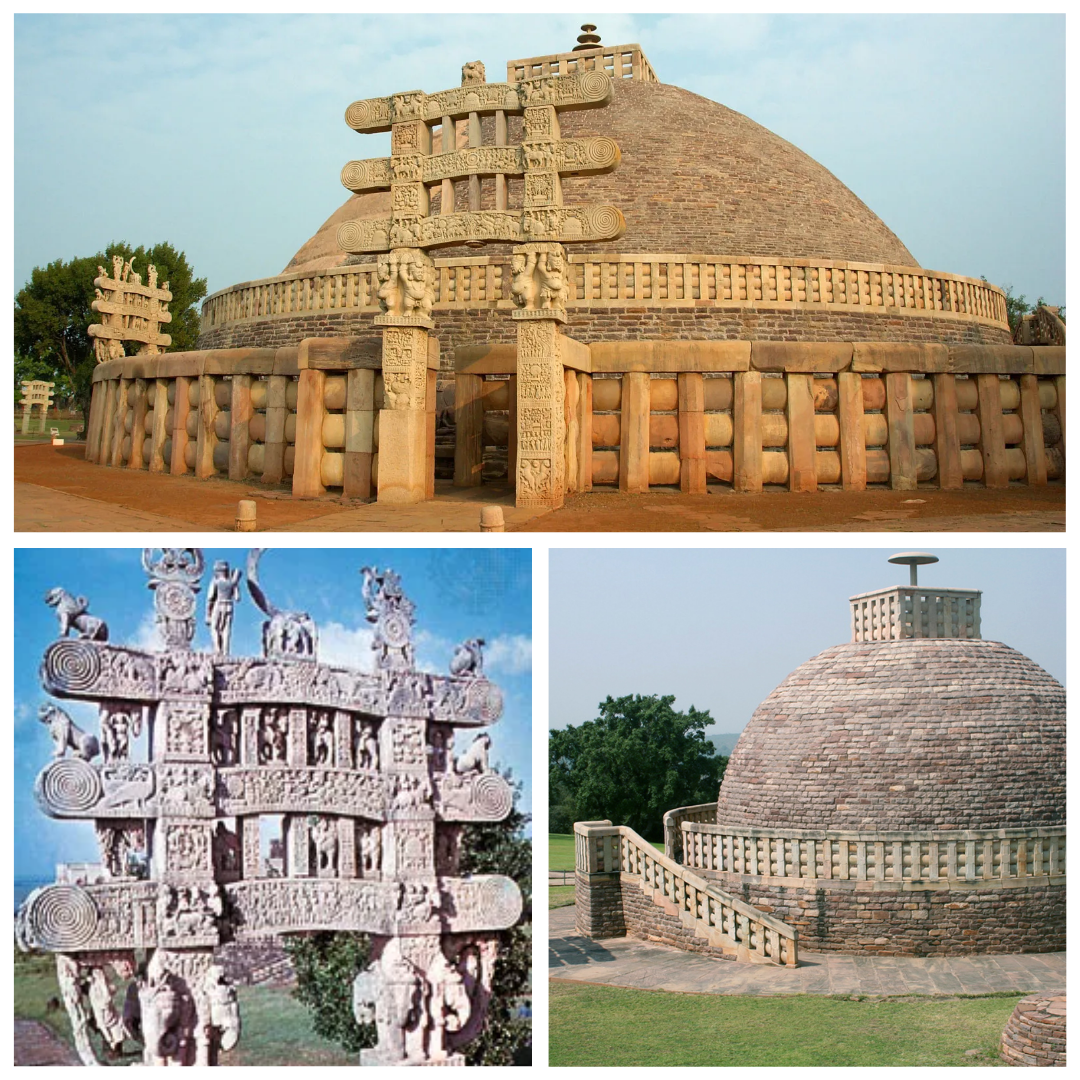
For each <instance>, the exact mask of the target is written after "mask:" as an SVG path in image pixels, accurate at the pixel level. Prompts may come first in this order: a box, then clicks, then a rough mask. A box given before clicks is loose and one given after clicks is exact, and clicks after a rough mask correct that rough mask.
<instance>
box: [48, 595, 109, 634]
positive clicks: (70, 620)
mask: <svg viewBox="0 0 1080 1080" xmlns="http://www.w3.org/2000/svg"><path fill="white" fill-rule="evenodd" d="M45 603H46V604H48V605H49V607H51V608H54V609H55V610H56V617H57V619H58V620H59V621H60V636H61V637H62V638H66V637H67V636H68V634H70V633H71V631H72V630H74V631H75V636H76V637H80V638H84V639H85V640H87V641H108V640H109V628H108V627H107V626H106V625H105V620H104V619H99V618H97V617H96V616H94V615H89V614H87V610H86V609H87V608H88V607H89V606H90V601H89V600H87V599H86V597H85V596H80V597H77V598H76V597H74V596H72V595H71V593H69V592H68V591H67V589H50V590H49V591H48V592H47V593H46V594H45Z"/></svg>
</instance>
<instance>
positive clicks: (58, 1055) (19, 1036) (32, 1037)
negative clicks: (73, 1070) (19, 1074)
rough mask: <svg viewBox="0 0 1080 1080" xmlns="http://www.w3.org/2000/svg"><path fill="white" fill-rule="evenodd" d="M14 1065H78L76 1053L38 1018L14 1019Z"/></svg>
mask: <svg viewBox="0 0 1080 1080" xmlns="http://www.w3.org/2000/svg"><path fill="white" fill-rule="evenodd" d="M15 1064H16V1065H79V1064H80V1062H79V1058H78V1055H77V1054H76V1053H75V1051H74V1050H72V1049H71V1047H70V1046H68V1044H67V1043H66V1042H64V1040H63V1039H61V1038H60V1036H59V1035H57V1034H56V1033H55V1032H54V1031H53V1030H52V1029H51V1028H49V1027H46V1026H45V1025H44V1024H43V1023H41V1022H40V1021H39V1020H18V1019H16V1021H15Z"/></svg>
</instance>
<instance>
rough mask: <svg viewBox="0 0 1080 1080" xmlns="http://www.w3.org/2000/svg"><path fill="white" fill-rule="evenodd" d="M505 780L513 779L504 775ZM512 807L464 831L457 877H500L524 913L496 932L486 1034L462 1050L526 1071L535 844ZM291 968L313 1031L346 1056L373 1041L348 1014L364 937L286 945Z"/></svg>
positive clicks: (472, 1058)
mask: <svg viewBox="0 0 1080 1080" xmlns="http://www.w3.org/2000/svg"><path fill="white" fill-rule="evenodd" d="M507 779H510V777H509V776H507ZM519 794H520V785H515V790H514V809H513V810H512V811H511V813H510V815H509V817H507V818H506V819H505V820H504V821H499V822H491V823H484V824H475V825H467V826H465V828H464V830H463V832H462V837H461V861H460V872H461V873H462V874H504V875H505V876H506V877H509V878H512V879H513V880H514V881H516V882H517V883H518V885H519V886H520V888H521V892H522V895H523V896H524V900H525V907H524V911H523V914H522V917H521V919H520V920H519V922H518V923H517V925H516V926H513V927H511V928H510V929H509V930H503V931H500V932H499V933H498V935H497V936H498V939H499V949H498V959H497V961H496V964H495V976H494V981H493V983H492V996H491V1001H490V1002H489V1004H488V1013H487V1021H486V1023H485V1025H484V1030H483V1032H482V1033H481V1034H480V1035H479V1036H478V1037H477V1038H476V1039H474V1040H473V1041H472V1042H471V1043H469V1045H468V1046H466V1047H465V1055H466V1061H467V1062H468V1064H469V1065H523V1064H528V1063H529V1060H530V1059H531V1051H530V1044H531V1031H532V1026H531V1020H530V1017H529V1015H528V1009H529V1005H530V1003H531V993H530V989H529V978H530V972H531V969H532V843H531V842H530V840H529V839H528V837H527V836H526V835H525V826H526V825H527V824H528V821H529V819H528V817H526V816H525V815H524V814H522V813H521V812H520V811H519V810H518V809H517V800H518V796H519ZM285 948H286V951H287V952H288V953H289V956H290V957H291V958H292V961H293V966H294V967H295V969H296V991H295V993H296V997H297V998H298V999H299V1000H300V1001H302V1002H303V1003H304V1004H305V1005H306V1006H307V1007H308V1009H310V1010H311V1015H312V1026H313V1027H314V1029H315V1031H316V1032H317V1033H318V1034H319V1035H322V1036H324V1037H325V1038H328V1039H332V1040H334V1041H335V1042H337V1043H339V1044H340V1045H341V1046H342V1047H344V1048H345V1049H346V1050H347V1051H349V1052H350V1053H359V1052H360V1050H361V1049H362V1048H364V1047H372V1046H374V1045H375V1043H376V1031H375V1028H374V1027H373V1026H368V1025H363V1026H362V1025H360V1024H358V1023H357V1022H356V1019H355V1017H354V1016H353V1009H352V984H353V979H354V978H355V976H356V975H357V973H358V972H359V971H361V970H362V969H363V968H364V967H366V966H367V963H368V960H369V958H370V956H371V943H370V940H369V939H368V937H367V935H365V934H346V933H319V934H308V935H304V936H294V937H290V938H288V939H287V940H286V944H285Z"/></svg>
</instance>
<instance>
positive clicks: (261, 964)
mask: <svg viewBox="0 0 1080 1080" xmlns="http://www.w3.org/2000/svg"><path fill="white" fill-rule="evenodd" d="M214 958H215V959H216V960H217V961H218V963H220V964H221V965H222V966H223V967H224V969H225V974H226V975H227V976H228V978H229V980H230V981H231V982H233V983H236V984H237V985H240V986H263V985H269V986H288V985H290V984H292V983H293V982H294V981H295V979H296V972H295V971H294V970H293V965H292V961H291V960H290V959H289V957H288V956H287V955H286V953H285V950H284V949H283V948H282V947H281V942H280V941H278V940H276V939H273V938H267V939H265V940H259V941H250V942H242V943H241V942H232V943H230V944H228V945H223V946H221V948H219V949H218V950H217V951H216V953H215V956H214Z"/></svg>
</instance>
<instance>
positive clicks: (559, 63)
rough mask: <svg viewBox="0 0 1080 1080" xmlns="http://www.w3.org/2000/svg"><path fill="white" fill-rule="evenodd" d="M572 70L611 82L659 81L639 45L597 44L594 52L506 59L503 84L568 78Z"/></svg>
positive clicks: (583, 51)
mask: <svg viewBox="0 0 1080 1080" xmlns="http://www.w3.org/2000/svg"><path fill="white" fill-rule="evenodd" d="M575 71H603V72H605V73H607V74H608V75H610V76H611V77H612V78H613V79H637V80H639V81H640V82H659V81H660V80H659V79H657V77H656V72H655V71H653V69H652V65H651V64H650V63H649V61H648V60H647V59H646V58H645V54H644V53H643V52H642V51H641V46H640V45H615V46H614V47H605V46H603V45H598V46H597V47H596V48H595V49H581V50H579V51H578V52H569V53H552V54H551V55H550V56H533V57H530V58H529V59H527V60H510V61H508V62H507V65H506V81H507V82H521V81H522V80H523V79H535V78H538V77H540V76H547V75H572V74H573V73H574V72H575Z"/></svg>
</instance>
